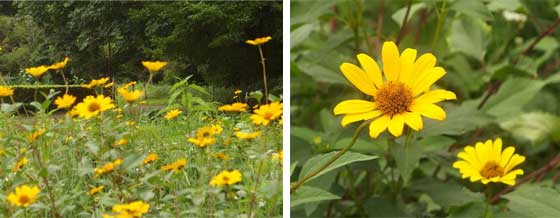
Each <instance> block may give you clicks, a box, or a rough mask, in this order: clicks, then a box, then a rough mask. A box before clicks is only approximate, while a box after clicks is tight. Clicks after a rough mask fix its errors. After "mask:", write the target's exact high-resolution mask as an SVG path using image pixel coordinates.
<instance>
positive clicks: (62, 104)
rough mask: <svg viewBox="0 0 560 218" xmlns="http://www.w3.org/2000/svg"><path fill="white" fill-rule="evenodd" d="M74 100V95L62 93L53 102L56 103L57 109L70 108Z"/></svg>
mask: <svg viewBox="0 0 560 218" xmlns="http://www.w3.org/2000/svg"><path fill="white" fill-rule="evenodd" d="M75 101H76V97H74V96H73V95H69V94H64V95H63V96H58V98H56V100H54V104H56V107H57V108H58V109H63V108H70V107H71V106H72V104H74V102H75Z"/></svg>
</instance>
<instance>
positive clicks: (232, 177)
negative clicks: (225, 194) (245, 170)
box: [210, 170, 242, 186]
mask: <svg viewBox="0 0 560 218" xmlns="http://www.w3.org/2000/svg"><path fill="white" fill-rule="evenodd" d="M241 180H242V175H241V172H239V170H231V171H228V170H224V171H222V172H220V173H219V174H218V175H216V176H214V177H213V178H212V180H211V181H210V185H212V186H224V185H233V184H236V183H239V182H241Z"/></svg>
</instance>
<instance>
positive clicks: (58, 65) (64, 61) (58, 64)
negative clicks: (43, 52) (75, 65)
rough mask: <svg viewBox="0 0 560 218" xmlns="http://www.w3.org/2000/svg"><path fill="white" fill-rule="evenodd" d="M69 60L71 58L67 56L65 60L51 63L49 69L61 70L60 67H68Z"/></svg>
mask: <svg viewBox="0 0 560 218" xmlns="http://www.w3.org/2000/svg"><path fill="white" fill-rule="evenodd" d="M69 60H70V58H68V57H65V58H64V60H63V61H61V62H57V63H54V64H51V66H49V69H51V70H59V69H62V68H64V67H66V64H68V61H69Z"/></svg>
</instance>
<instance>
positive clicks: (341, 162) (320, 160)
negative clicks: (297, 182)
mask: <svg viewBox="0 0 560 218" xmlns="http://www.w3.org/2000/svg"><path fill="white" fill-rule="evenodd" d="M336 153H338V151H333V152H331V153H328V154H321V155H317V156H315V157H313V158H311V159H309V160H308V161H307V162H306V163H305V165H303V167H302V169H301V172H300V174H299V179H302V178H304V177H305V176H307V175H308V174H310V173H311V172H314V171H315V170H317V169H319V168H320V167H321V166H323V165H325V164H326V163H327V162H328V161H329V160H330V159H331V158H332V157H334V156H335V155H336ZM376 158H377V156H369V155H364V154H360V153H354V152H350V151H349V152H346V153H345V154H343V155H342V156H341V157H339V158H338V159H336V160H335V161H334V162H333V163H331V164H330V165H329V166H328V167H327V168H325V169H324V170H323V171H321V172H320V173H318V174H317V175H315V176H313V177H311V178H310V179H309V180H307V182H309V181H310V180H313V179H315V178H317V177H319V176H321V175H323V174H325V173H327V172H329V171H331V170H334V169H336V168H339V167H342V166H345V165H348V164H351V163H354V162H358V161H366V160H373V159H376Z"/></svg>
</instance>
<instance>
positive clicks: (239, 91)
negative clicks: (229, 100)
mask: <svg viewBox="0 0 560 218" xmlns="http://www.w3.org/2000/svg"><path fill="white" fill-rule="evenodd" d="M242 92H243V91H241V90H239V89H236V90H235V91H233V94H236V95H239V94H241V93H242Z"/></svg>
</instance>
